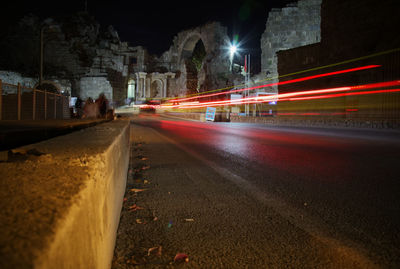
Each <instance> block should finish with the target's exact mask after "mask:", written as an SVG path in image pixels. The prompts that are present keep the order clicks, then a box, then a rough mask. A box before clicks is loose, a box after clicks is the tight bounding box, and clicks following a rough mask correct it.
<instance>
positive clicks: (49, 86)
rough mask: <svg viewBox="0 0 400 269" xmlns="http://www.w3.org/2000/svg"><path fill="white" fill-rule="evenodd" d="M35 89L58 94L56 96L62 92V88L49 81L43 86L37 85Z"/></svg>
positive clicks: (44, 82)
mask: <svg viewBox="0 0 400 269" xmlns="http://www.w3.org/2000/svg"><path fill="white" fill-rule="evenodd" d="M35 89H38V90H42V91H47V92H51V93H56V94H58V93H60V92H61V91H60V87H59V86H58V85H57V84H55V83H54V82H52V81H47V80H45V81H43V82H42V84H40V85H39V84H37V85H35Z"/></svg>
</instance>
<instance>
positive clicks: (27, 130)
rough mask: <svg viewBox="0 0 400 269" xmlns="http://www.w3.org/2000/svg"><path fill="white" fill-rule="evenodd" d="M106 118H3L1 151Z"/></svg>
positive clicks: (99, 121) (0, 137) (74, 129)
mask: <svg viewBox="0 0 400 269" xmlns="http://www.w3.org/2000/svg"><path fill="white" fill-rule="evenodd" d="M106 121H109V120H106V119H102V118H101V119H98V118H96V119H65V120H19V121H18V120H2V121H0V151H2V150H9V149H12V148H15V147H19V146H23V145H27V144H31V143H36V142H39V141H42V140H46V139H50V138H52V137H55V136H58V135H64V134H67V133H69V132H72V131H76V130H79V129H82V128H86V127H90V126H94V125H96V124H100V123H103V122H106Z"/></svg>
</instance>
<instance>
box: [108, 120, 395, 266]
mask: <svg viewBox="0 0 400 269" xmlns="http://www.w3.org/2000/svg"><path fill="white" fill-rule="evenodd" d="M131 139H132V149H131V150H132V152H131V153H132V154H131V168H130V174H129V177H128V183H127V192H126V201H125V204H124V207H123V211H122V216H121V223H120V227H119V230H118V238H117V244H116V250H115V255H114V260H113V268H131V267H132V266H136V267H135V268H174V267H176V266H178V267H181V266H184V267H188V268H400V212H399V211H400V210H399V209H400V203H399V194H400V183H399V181H400V167H399V166H400V135H399V133H395V132H382V131H381V132H377V131H366V130H340V129H323V128H320V129H316V128H313V129H310V128H308V129H307V128H278V127H266V126H261V125H254V124H239V123H201V122H194V121H183V120H177V119H172V118H164V117H160V116H157V115H153V116H139V117H135V118H133V119H132V128H131ZM132 189H139V190H142V189H144V191H137V190H136V191H135V190H133V191H132ZM178 253H184V254H186V255H188V259H189V261H188V262H183V263H179V261H174V257H175V256H176V254H178Z"/></svg>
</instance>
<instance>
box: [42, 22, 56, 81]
mask: <svg viewBox="0 0 400 269" xmlns="http://www.w3.org/2000/svg"><path fill="white" fill-rule="evenodd" d="M57 27H58V26H57V25H54V24H49V23H44V24H42V26H41V27H40V59H39V87H40V86H41V85H42V82H43V59H44V40H43V39H44V38H43V37H44V31H45V30H46V29H55V28H57Z"/></svg>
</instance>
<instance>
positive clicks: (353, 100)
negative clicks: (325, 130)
mask: <svg viewBox="0 0 400 269" xmlns="http://www.w3.org/2000/svg"><path fill="white" fill-rule="evenodd" d="M396 4H397V1H395V0H383V1H379V2H376V1H372V0H366V1H363V2H360V1H357V0H347V1H334V0H324V1H323V2H322V5H321V42H320V43H319V44H313V45H308V46H302V47H298V48H293V49H290V50H285V51H280V52H278V59H279V60H278V63H279V69H278V71H279V74H292V75H290V76H286V77H284V78H282V79H281V81H285V80H291V79H296V78H300V77H305V76H311V75H317V74H323V73H329V72H335V71H340V70H346V69H351V68H355V67H362V66H366V65H378V67H376V68H373V69H368V70H364V71H357V72H349V73H346V74H340V75H334V76H327V77H324V78H318V79H312V80H308V81H304V82H301V83H296V84H291V85H282V86H280V87H279V93H285V92H295V91H302V90H310V89H319V88H333V87H343V86H357V85H364V84H370V83H379V82H383V81H393V80H398V79H399V78H400V38H399V35H398V34H397V31H398V29H396V26H397V25H400V17H399V16H398V15H397V13H396V11H395V10H396ZM342 101H343V102H342V104H341V105H339V106H338V107H339V110H341V111H337V113H336V115H342V117H346V118H352V119H354V118H367V119H371V118H380V119H382V118H386V119H399V118H400V112H399V109H398V104H399V103H400V95H398V94H394V93H382V94H373V95H365V96H359V97H355V96H349V97H347V98H343V100H342ZM329 102H330V101H329ZM303 103H305V102H303ZM323 105H324V107H328V101H327V102H325V103H324V104H323ZM304 109H309V108H306V107H304ZM347 109H348V110H349V111H350V113H349V111H347ZM314 112H315V111H314Z"/></svg>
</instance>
